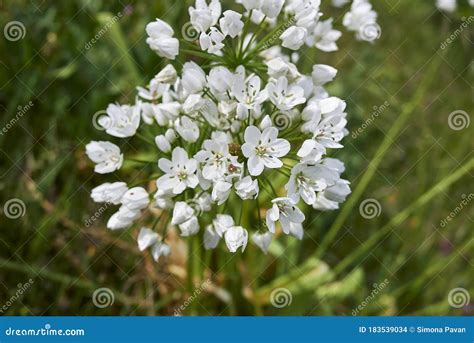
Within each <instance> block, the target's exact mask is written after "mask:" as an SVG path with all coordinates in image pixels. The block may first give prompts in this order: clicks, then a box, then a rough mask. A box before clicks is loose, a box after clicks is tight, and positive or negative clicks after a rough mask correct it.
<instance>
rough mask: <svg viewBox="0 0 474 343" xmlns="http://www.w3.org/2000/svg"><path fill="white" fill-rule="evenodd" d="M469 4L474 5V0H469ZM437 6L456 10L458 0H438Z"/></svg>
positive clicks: (441, 8)
mask: <svg viewBox="0 0 474 343" xmlns="http://www.w3.org/2000/svg"><path fill="white" fill-rule="evenodd" d="M468 4H469V5H470V6H471V7H474V0H468ZM436 7H437V8H438V9H439V10H441V11H445V12H454V11H456V9H457V7H458V2H457V0H436Z"/></svg>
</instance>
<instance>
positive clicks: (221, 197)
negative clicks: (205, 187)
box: [211, 180, 232, 206]
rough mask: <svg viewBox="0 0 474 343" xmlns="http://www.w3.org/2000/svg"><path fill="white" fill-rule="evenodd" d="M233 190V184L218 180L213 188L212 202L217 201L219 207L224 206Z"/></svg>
mask: <svg viewBox="0 0 474 343" xmlns="http://www.w3.org/2000/svg"><path fill="white" fill-rule="evenodd" d="M231 190H232V183H230V182H227V181H224V180H217V181H216V182H215V183H214V187H213V188H212V193H211V197H212V201H215V202H216V203H217V205H219V206H220V205H222V204H223V203H225V202H226V201H227V199H229V195H230V191H231Z"/></svg>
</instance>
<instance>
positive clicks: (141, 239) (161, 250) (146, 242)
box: [137, 227, 171, 262]
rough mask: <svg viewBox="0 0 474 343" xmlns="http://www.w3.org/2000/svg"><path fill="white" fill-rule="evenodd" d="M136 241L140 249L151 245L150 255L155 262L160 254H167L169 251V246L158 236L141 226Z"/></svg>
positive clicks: (142, 249)
mask: <svg viewBox="0 0 474 343" xmlns="http://www.w3.org/2000/svg"><path fill="white" fill-rule="evenodd" d="M137 241H138V249H140V251H144V250H145V249H147V248H150V247H151V255H152V256H153V259H154V260H155V261H156V262H158V259H159V258H160V256H168V255H169V254H170V253H171V249H170V247H169V246H168V245H167V244H166V243H163V242H161V241H160V236H159V235H158V234H157V233H156V232H153V231H152V230H150V229H147V228H145V227H143V228H141V230H140V233H139V234H138V239H137Z"/></svg>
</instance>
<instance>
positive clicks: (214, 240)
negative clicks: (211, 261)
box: [204, 225, 221, 250]
mask: <svg viewBox="0 0 474 343" xmlns="http://www.w3.org/2000/svg"><path fill="white" fill-rule="evenodd" d="M220 240H221V237H220V236H219V235H218V234H217V232H216V231H215V230H214V227H213V226H212V225H208V226H206V229H205V230H204V248H205V249H206V250H210V249H215V248H216V247H217V245H218V244H219V241H220Z"/></svg>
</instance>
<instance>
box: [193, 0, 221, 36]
mask: <svg viewBox="0 0 474 343" xmlns="http://www.w3.org/2000/svg"><path fill="white" fill-rule="evenodd" d="M221 12H222V8H221V3H220V1H219V0H211V2H210V4H209V5H208V4H207V2H206V0H196V7H195V8H194V7H192V6H191V7H189V16H190V17H191V24H192V25H193V26H194V28H195V29H196V30H198V31H199V32H206V31H207V30H209V29H210V28H211V26H214V25H216V24H217V21H218V20H219V17H220V16H221Z"/></svg>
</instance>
